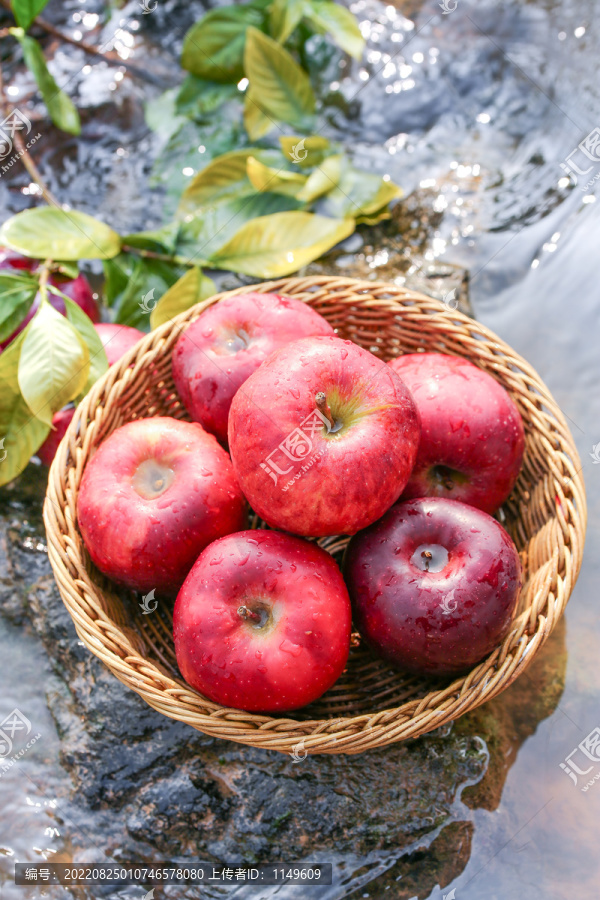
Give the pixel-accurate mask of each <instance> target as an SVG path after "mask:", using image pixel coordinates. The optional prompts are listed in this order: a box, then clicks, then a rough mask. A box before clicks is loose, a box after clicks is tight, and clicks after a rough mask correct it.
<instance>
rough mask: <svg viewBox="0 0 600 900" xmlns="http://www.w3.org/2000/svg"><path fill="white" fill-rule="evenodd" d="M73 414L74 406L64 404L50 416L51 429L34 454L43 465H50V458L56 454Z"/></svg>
mask: <svg viewBox="0 0 600 900" xmlns="http://www.w3.org/2000/svg"><path fill="white" fill-rule="evenodd" d="M74 415H75V407H74V406H65V407H64V409H59V411H58V412H57V413H54V415H53V416H52V429H53V430H52V431H51V432H50V434H49V435H48V437H47V438H46V440H45V441H44V443H43V444H42V446H41V447H40V449H39V450H38V451H37V453H36V456H38V457H39V458H40V460H41V461H42V464H43V465H44V466H50V465H52V460H53V459H54V457H55V456H56V451H57V450H58V445H59V444H60V442H61V441H62V439H63V438H64V436H65V434H66V433H67V428H68V427H69V425H70V424H71V419H72V418H73V416H74Z"/></svg>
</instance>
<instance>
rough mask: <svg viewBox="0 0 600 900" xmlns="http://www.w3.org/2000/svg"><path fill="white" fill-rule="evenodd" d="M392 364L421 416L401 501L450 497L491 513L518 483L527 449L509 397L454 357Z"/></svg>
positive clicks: (423, 356)
mask: <svg viewBox="0 0 600 900" xmlns="http://www.w3.org/2000/svg"><path fill="white" fill-rule="evenodd" d="M390 366H391V367H392V368H393V369H394V371H395V372H396V373H397V374H398V375H399V376H400V378H401V379H402V381H403V382H404V383H405V384H406V386H407V387H408V389H409V390H410V392H411V394H412V395H413V397H414V400H415V403H416V404H417V408H418V410H419V415H420V417H421V443H420V446H419V452H418V454H417V461H416V463H415V467H414V469H413V472H412V475H411V477H410V479H409V481H408V484H407V485H406V488H405V490H404V493H403V495H402V499H406V500H408V499H411V498H413V497H448V498H450V499H452V500H461V501H462V502H463V503H469V504H470V505H471V506H476V507H478V509H483V510H484V511H485V512H488V513H490V514H491V513H493V512H495V510H497V509H498V507H499V506H501V505H502V503H504V501H505V500H506V499H507V497H508V496H509V494H510V492H511V491H512V489H513V487H514V485H515V482H516V480H517V476H518V474H519V469H520V468H521V463H522V461H523V450H524V446H525V438H524V432H523V421H522V419H521V415H520V413H519V410H518V409H517V407H516V405H515V403H514V402H513V400H512V399H511V397H510V396H509V394H508V393H507V392H506V391H505V390H504V388H503V387H502V385H501V384H499V383H498V382H497V381H496V380H495V379H494V378H492V376H491V375H488V374H487V372H484V371H483V370H482V369H479V368H477V366H474V365H473V363H471V362H469V361H468V360H466V359H462V358H461V357H459V356H446V355H444V354H441V353H411V354H407V355H406V356H401V357H399V358H398V359H395V360H393V361H392V362H390ZM439 466H442V467H444V468H442V469H441V470H440V469H438V468H436V467H439Z"/></svg>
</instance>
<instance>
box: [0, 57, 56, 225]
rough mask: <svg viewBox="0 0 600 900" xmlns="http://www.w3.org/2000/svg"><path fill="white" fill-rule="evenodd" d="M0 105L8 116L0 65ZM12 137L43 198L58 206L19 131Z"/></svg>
mask: <svg viewBox="0 0 600 900" xmlns="http://www.w3.org/2000/svg"><path fill="white" fill-rule="evenodd" d="M0 106H1V107H2V110H3V115H4V117H5V118H6V116H8V114H9V113H8V100H7V99H6V96H5V94H4V76H3V75H2V66H1V65H0ZM13 137H14V141H15V147H16V148H17V150H18V152H19V159H20V160H21V162H22V163H23V165H24V166H25V168H26V170H27V171H28V172H29V174H30V176H31V178H32V179H33V181H35V183H36V184H37V186H38V187H39V189H40V191H41V192H42V196H43V198H44V200H45V201H46V203H49V204H50V206H57V207H59V208H60V203H59V202H58V200H57V199H56V197H55V196H54V195H53V193H52V191H51V190H50V188H49V187H48V185H47V184H46V182H45V181H44V179H43V177H42V174H41V172H40V170H39V169H38V167H37V166H36V164H35V162H34V161H33V157H32V156H31V154H30V153H29V150H28V149H27V147H26V146H25V142H24V141H23V138H22V136H21V134H20V132H19V131H16V130H15V133H14V135H13Z"/></svg>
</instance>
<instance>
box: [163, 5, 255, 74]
mask: <svg viewBox="0 0 600 900" xmlns="http://www.w3.org/2000/svg"><path fill="white" fill-rule="evenodd" d="M264 19H265V16H264V13H263V12H262V11H261V10H257V9H255V8H254V7H252V6H225V7H223V8H222V9H214V10H212V11H211V12H209V13H207V14H206V15H205V16H203V18H202V19H200V21H199V22H196V24H195V25H192V27H191V28H190V30H189V31H188V32H187V34H186V36H185V39H184V42H183V53H182V55H181V65H182V66H183V68H184V69H187V71H188V72H191V73H192V74H193V75H198V77H200V78H207V79H209V80H211V81H220V82H235V81H239V80H240V78H242V77H243V75H244V44H245V41H246V30H247V28H248V26H254V27H255V28H262V27H263V26H264Z"/></svg>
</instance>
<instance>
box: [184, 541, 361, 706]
mask: <svg viewBox="0 0 600 900" xmlns="http://www.w3.org/2000/svg"><path fill="white" fill-rule="evenodd" d="M241 606H245V607H246V608H248V609H251V610H253V611H255V613H256V610H259V611H261V612H262V611H264V615H265V616H268V625H267V626H266V627H265V626H263V627H257V626H256V625H255V624H253V623H251V622H250V621H249V620H248V619H243V618H242V617H241V616H240V614H239V613H238V610H239V608H240V607H241ZM256 614H258V613H256ZM350 630H351V609H350V600H349V597H348V591H347V590H346V586H345V584H344V581H343V579H342V576H341V574H340V571H339V569H338V567H337V565H336V563H335V562H334V560H333V558H332V557H331V556H330V555H329V554H328V553H326V552H325V551H324V550H322V549H321V548H320V547H319V546H318V545H317V544H313V543H309V542H308V541H303V540H301V539H300V538H296V537H291V536H290V535H286V534H281V533H279V532H275V531H262V530H254V531H243V532H241V533H239V534H231V535H229V536H228V537H224V538H221V539H220V540H218V541H215V542H214V543H213V544H211V545H210V546H209V547H207V548H206V550H204V552H203V553H202V554H201V555H200V557H199V559H198V560H197V562H196V563H195V565H194V567H193V568H192V570H191V572H190V574H189V575H188V577H187V578H186V580H185V582H184V585H183V587H182V588H181V591H180V592H179V595H178V597H177V600H176V603H175V610H174V614H173V633H174V638H175V650H176V653H177V662H178V664H179V668H180V670H181V673H182V675H183V677H184V678H185V680H186V681H187V682H188V684H190V685H191V686H192V687H193V688H195V689H196V690H198V691H200V693H201V694H204V696H205V697H208V698H209V699H210V700H213V701H214V702H215V703H220V704H222V705H223V706H230V707H235V708H236V709H244V710H249V711H260V712H282V711H285V710H291V709H298V708H299V707H301V706H305V705H306V704H307V703H311V702H312V701H313V700H316V699H317V698H318V697H320V696H321V695H322V694H324V693H325V691H327V690H328V689H329V688H330V687H331V686H332V685H333V683H334V682H335V681H337V679H338V678H339V676H340V675H341V674H342V672H343V670H344V668H345V666H346V662H347V659H348V652H349V649H350Z"/></svg>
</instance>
